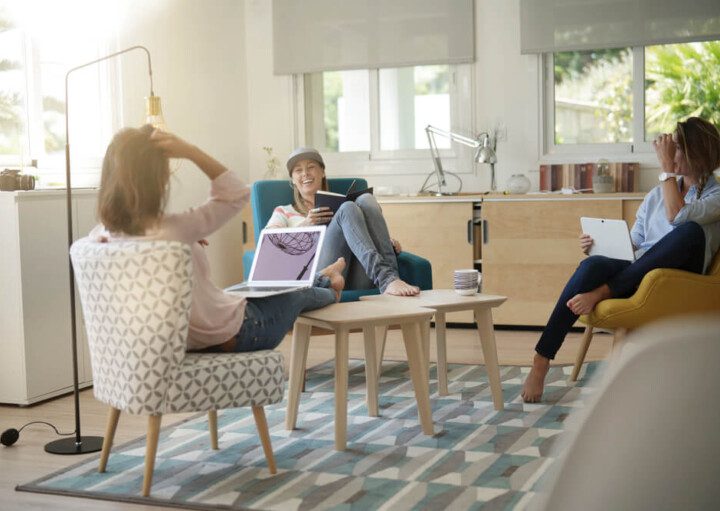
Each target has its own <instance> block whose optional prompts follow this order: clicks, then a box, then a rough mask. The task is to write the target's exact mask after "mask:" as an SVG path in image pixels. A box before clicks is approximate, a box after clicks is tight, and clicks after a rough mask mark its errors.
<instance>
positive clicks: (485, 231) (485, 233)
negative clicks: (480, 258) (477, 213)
mask: <svg viewBox="0 0 720 511" xmlns="http://www.w3.org/2000/svg"><path fill="white" fill-rule="evenodd" d="M482 223H483V226H482V232H483V234H482V237H483V245H487V242H488V221H487V220H483V221H482Z"/></svg>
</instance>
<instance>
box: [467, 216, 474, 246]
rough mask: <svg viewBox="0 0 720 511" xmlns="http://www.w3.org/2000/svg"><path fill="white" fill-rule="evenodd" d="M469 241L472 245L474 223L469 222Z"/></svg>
mask: <svg viewBox="0 0 720 511" xmlns="http://www.w3.org/2000/svg"><path fill="white" fill-rule="evenodd" d="M467 241H468V243H470V244H471V245H472V242H473V221H472V220H468V221H467Z"/></svg>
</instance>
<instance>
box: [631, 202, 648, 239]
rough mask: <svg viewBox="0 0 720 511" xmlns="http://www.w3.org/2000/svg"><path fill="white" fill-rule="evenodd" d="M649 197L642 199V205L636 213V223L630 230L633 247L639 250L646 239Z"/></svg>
mask: <svg viewBox="0 0 720 511" xmlns="http://www.w3.org/2000/svg"><path fill="white" fill-rule="evenodd" d="M647 202H648V199H647V197H646V198H645V200H643V201H642V203H641V204H640V207H639V208H638V210H637V213H635V223H634V224H633V226H632V229H631V230H630V239H631V240H632V244H633V247H635V249H636V250H637V249H638V248H640V247H641V246H642V244H643V242H644V241H645V216H646V215H647Z"/></svg>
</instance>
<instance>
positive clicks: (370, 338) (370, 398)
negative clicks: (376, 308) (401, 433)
mask: <svg viewBox="0 0 720 511" xmlns="http://www.w3.org/2000/svg"><path fill="white" fill-rule="evenodd" d="M363 338H364V341H365V382H366V387H367V409H368V415H369V416H370V417H377V416H378V415H380V414H379V412H378V373H377V367H378V364H377V360H376V357H377V339H375V327H374V326H372V325H371V326H366V327H364V328H363Z"/></svg>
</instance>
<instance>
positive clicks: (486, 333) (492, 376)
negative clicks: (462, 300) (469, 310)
mask: <svg viewBox="0 0 720 511" xmlns="http://www.w3.org/2000/svg"><path fill="white" fill-rule="evenodd" d="M475 321H476V322H477V327H478V335H479V337H480V347H481V348H482V352H483V358H484V359H485V369H486V370H487V374H488V380H489V382H490V392H491V393H492V398H493V405H495V409H496V410H502V409H503V408H504V406H505V405H504V403H503V395H502V386H501V385H500V367H499V366H498V358H497V346H496V344H495V329H494V328H493V319H492V310H491V309H490V308H489V307H479V308H477V309H475Z"/></svg>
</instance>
